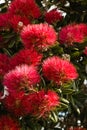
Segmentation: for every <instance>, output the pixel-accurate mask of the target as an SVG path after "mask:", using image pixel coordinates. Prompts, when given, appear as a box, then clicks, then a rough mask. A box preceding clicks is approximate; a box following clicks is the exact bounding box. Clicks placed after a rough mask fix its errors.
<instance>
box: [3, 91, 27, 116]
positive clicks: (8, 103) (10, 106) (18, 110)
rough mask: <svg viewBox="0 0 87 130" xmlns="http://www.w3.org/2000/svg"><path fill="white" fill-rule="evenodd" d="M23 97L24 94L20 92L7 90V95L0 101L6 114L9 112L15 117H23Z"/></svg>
mask: <svg viewBox="0 0 87 130" xmlns="http://www.w3.org/2000/svg"><path fill="white" fill-rule="evenodd" d="M24 96H25V93H24V92H22V91H20V92H17V91H15V90H14V91H10V90H9V95H8V96H6V97H5V98H4V99H3V100H2V104H3V105H4V107H5V109H6V110H7V111H8V112H10V113H11V114H12V113H14V116H15V117H20V116H23V115H24V113H23V109H22V106H21V102H22V100H23V98H24Z"/></svg>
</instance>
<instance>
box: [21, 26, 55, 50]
mask: <svg viewBox="0 0 87 130" xmlns="http://www.w3.org/2000/svg"><path fill="white" fill-rule="evenodd" d="M21 39H22V42H23V44H24V46H25V47H26V48H31V47H34V48H36V49H39V50H42V49H46V48H48V47H50V46H52V45H54V44H55V42H56V40H57V35H56V32H55V30H54V29H53V28H52V27H51V26H49V25H48V24H33V25H27V26H26V27H24V28H23V30H22V32H21Z"/></svg>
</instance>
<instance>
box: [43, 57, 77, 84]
mask: <svg viewBox="0 0 87 130" xmlns="http://www.w3.org/2000/svg"><path fill="white" fill-rule="evenodd" d="M42 69H43V74H44V76H45V77H46V78H47V79H48V80H52V81H54V82H55V83H57V84H58V85H62V84H63V83H66V82H68V81H70V80H71V81H72V80H74V79H76V78H77V77H78V74H77V71H76V68H75V67H74V65H73V64H72V63H70V62H69V61H68V60H63V59H61V58H59V57H57V56H53V57H51V58H48V59H46V60H44V62H43V66H42Z"/></svg>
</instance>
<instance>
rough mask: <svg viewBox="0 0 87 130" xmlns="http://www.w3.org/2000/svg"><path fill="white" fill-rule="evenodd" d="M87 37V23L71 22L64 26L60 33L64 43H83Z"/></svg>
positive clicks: (61, 40) (60, 38) (61, 41)
mask: <svg viewBox="0 0 87 130" xmlns="http://www.w3.org/2000/svg"><path fill="white" fill-rule="evenodd" d="M85 37H87V25H86V24H71V25H67V26H65V27H63V28H62V29H61V31H60V33H59V40H60V43H62V44H68V45H73V43H83V42H84V40H85Z"/></svg>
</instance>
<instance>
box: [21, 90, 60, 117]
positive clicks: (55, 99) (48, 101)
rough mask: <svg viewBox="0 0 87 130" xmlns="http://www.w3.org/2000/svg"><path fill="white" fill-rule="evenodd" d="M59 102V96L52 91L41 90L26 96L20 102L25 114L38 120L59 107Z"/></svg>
mask: <svg viewBox="0 0 87 130" xmlns="http://www.w3.org/2000/svg"><path fill="white" fill-rule="evenodd" d="M59 102H60V100H59V96H58V95H57V94H56V93H55V92H54V91H52V90H48V91H45V90H41V91H39V92H36V93H32V94H30V95H28V96H26V97H25V98H24V100H23V101H22V108H24V110H25V113H31V114H32V115H33V116H36V117H37V118H40V117H45V116H48V114H49V112H50V111H52V110H53V109H55V107H56V106H59ZM25 106H26V107H25Z"/></svg>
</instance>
